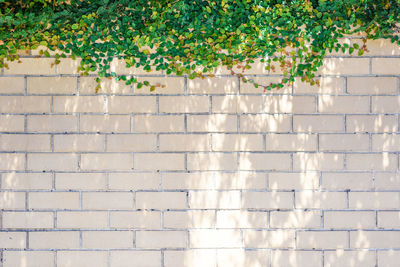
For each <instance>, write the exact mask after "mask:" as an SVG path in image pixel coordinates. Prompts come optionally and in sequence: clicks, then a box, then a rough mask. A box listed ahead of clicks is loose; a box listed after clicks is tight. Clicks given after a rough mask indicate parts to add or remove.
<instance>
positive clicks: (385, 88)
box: [347, 77, 397, 95]
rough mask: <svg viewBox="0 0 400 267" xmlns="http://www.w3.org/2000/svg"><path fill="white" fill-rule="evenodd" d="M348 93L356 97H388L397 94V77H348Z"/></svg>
mask: <svg viewBox="0 0 400 267" xmlns="http://www.w3.org/2000/svg"><path fill="white" fill-rule="evenodd" d="M347 92H348V93H349V94H355V95H386V94H396V93H397V79H396V78H395V77H348V78H347Z"/></svg>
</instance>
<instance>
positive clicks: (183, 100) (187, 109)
mask: <svg viewBox="0 0 400 267" xmlns="http://www.w3.org/2000/svg"><path fill="white" fill-rule="evenodd" d="M158 106H159V110H160V112H163V113H202V112H208V111H209V110H210V99H209V97H208V96H161V97H160V98H159V104H158Z"/></svg>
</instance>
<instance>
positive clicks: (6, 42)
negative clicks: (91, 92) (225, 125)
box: [0, 0, 400, 90]
mask: <svg viewBox="0 0 400 267" xmlns="http://www.w3.org/2000/svg"><path fill="white" fill-rule="evenodd" d="M399 18H400V0H312V1H309V0H287V1H284V0H0V67H5V68H8V62H10V61H14V60H19V55H18V54H19V51H20V50H32V49H37V48H38V47H39V46H40V47H46V48H47V49H43V50H41V52H40V54H41V55H42V56H45V57H50V56H51V55H50V54H52V56H54V60H55V62H54V63H55V64H58V63H59V62H60V59H61V58H66V57H71V58H73V59H76V58H79V59H80V65H79V67H78V71H79V72H80V73H81V74H82V75H88V74H89V73H92V72H94V73H97V74H98V77H99V78H97V81H98V82H100V78H102V77H115V78H116V79H117V80H125V81H126V83H127V84H131V83H136V84H137V88H141V87H143V86H149V87H150V90H155V89H156V88H157V87H162V84H150V83H149V82H147V81H144V82H139V81H138V80H137V79H136V78H135V77H131V76H128V77H127V76H125V75H118V74H117V73H114V72H112V71H111V68H110V64H111V62H112V61H113V59H115V58H118V59H122V60H124V61H125V63H126V67H127V68H131V67H136V68H143V69H144V70H145V71H148V72H150V71H152V70H163V71H164V72H165V73H166V74H168V75H169V74H174V75H187V76H188V78H190V79H194V78H197V77H204V76H205V75H209V76H213V73H214V71H215V69H216V68H218V67H223V68H227V69H228V70H230V72H231V74H232V75H236V76H238V77H239V78H241V79H242V80H243V81H244V82H250V83H253V84H254V86H255V87H263V88H264V89H265V90H270V89H272V88H282V87H283V86H284V84H286V83H291V82H293V81H294V79H295V77H301V79H302V80H303V81H306V82H309V83H311V84H314V83H318V80H317V79H316V76H315V75H316V74H315V73H316V71H317V70H318V68H319V67H320V66H321V65H322V62H323V61H322V60H323V58H324V57H325V56H326V54H327V53H328V52H331V51H333V50H335V51H339V50H341V51H343V52H349V53H350V54H352V53H357V54H358V55H363V53H364V52H365V51H366V50H367V48H366V46H365V41H366V40H367V39H377V38H389V39H390V40H391V41H392V42H396V43H397V44H400V41H399V36H398V34H399V28H398V25H399V24H398V23H399ZM357 33H363V36H364V37H363V40H364V45H358V44H356V43H355V44H353V45H351V46H350V45H348V44H346V43H345V44H341V43H340V41H339V40H340V38H341V37H343V36H344V35H346V34H357ZM49 51H54V52H53V53H49ZM53 54H54V55H53ZM257 59H261V61H262V62H264V63H265V68H266V70H267V71H270V72H274V71H276V69H277V68H280V70H281V71H282V72H283V75H282V80H281V81H280V82H277V83H272V84H258V83H256V82H254V81H253V80H251V79H250V78H247V77H248V76H245V74H246V70H247V69H249V68H251V64H252V63H254V62H255V60H257Z"/></svg>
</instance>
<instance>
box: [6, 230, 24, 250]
mask: <svg viewBox="0 0 400 267" xmlns="http://www.w3.org/2000/svg"><path fill="white" fill-rule="evenodd" d="M0 247H2V248H3V249H9V248H11V249H18V248H19V249H25V248H26V233H24V232H0Z"/></svg>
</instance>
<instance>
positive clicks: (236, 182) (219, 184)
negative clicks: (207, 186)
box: [215, 171, 266, 190]
mask: <svg viewBox="0 0 400 267" xmlns="http://www.w3.org/2000/svg"><path fill="white" fill-rule="evenodd" d="M215 188H216V189H240V190H244V189H265V188H266V179H265V174H264V173H258V172H251V171H249V172H247V171H238V172H235V173H222V174H221V175H219V176H217V177H216V178H215Z"/></svg>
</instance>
